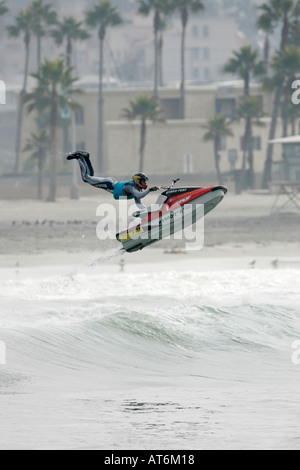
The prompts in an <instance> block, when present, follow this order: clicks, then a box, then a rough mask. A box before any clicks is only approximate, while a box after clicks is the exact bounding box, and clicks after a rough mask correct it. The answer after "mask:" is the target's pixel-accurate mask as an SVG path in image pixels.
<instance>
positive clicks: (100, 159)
mask: <svg viewBox="0 0 300 470" xmlns="http://www.w3.org/2000/svg"><path fill="white" fill-rule="evenodd" d="M103 46H104V39H100V47H99V96H98V170H99V172H100V173H102V172H103V170H104V168H103V134H104V132H103V126H104V123H103V105H104V100H103Z"/></svg>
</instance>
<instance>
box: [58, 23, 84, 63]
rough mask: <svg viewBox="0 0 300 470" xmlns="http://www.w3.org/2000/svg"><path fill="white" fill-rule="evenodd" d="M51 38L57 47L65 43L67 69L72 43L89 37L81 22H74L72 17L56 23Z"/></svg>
mask: <svg viewBox="0 0 300 470" xmlns="http://www.w3.org/2000/svg"><path fill="white" fill-rule="evenodd" d="M51 36H52V37H53V38H54V40H55V42H56V44H57V45H59V46H60V45H61V44H62V43H63V42H64V41H66V65H67V67H71V66H72V54H73V43H74V42H75V41H84V40H85V39H88V38H89V37H90V35H89V33H88V32H87V31H86V29H85V28H84V27H83V22H81V21H76V19H75V18H73V17H72V16H68V17H64V18H63V20H62V21H58V22H57V24H56V29H54V30H52V31H51Z"/></svg>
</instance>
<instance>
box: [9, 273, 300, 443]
mask: <svg viewBox="0 0 300 470" xmlns="http://www.w3.org/2000/svg"><path fill="white" fill-rule="evenodd" d="M3 273H4V271H2V280H1V290H0V305H1V309H0V312H1V313H0V340H1V341H2V342H5V345H6V365H0V422H1V427H0V448H1V449H20V448H21V449H111V450H117V449H118V450H124V449H157V450H167V449H177V450H179V449H181V450H184V449H300V429H299V421H300V406H299V405H300V364H297V363H295V361H294V363H293V361H292V357H293V353H295V350H294V349H293V348H292V345H293V344H294V342H295V341H297V340H300V311H299V310H300V309H299V307H300V270H296V269H277V270H275V269H273V270H271V269H265V270H258V269H255V270H254V269H252V270H251V269H247V270H246V269H245V270H232V271H231V270H228V269H227V270H223V271H207V272H204V271H203V272H201V271H186V270H185V271H173V270H170V269H166V270H165V271H160V272H151V273H147V272H145V273H141V272H140V271H139V273H124V274H122V273H104V272H103V267H101V266H98V267H96V268H94V269H85V270H83V271H82V272H78V273H77V274H76V275H74V276H68V275H66V276H64V275H60V274H57V275H55V274H53V273H51V275H45V274H39V272H38V269H35V270H34V269H32V271H30V270H28V273H27V274H26V275H25V276H24V275H23V276H22V277H21V278H18V276H17V275H12V274H10V275H6V276H4V274H3ZM66 274H67V273H66Z"/></svg>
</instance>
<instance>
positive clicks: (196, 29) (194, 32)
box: [192, 25, 199, 38]
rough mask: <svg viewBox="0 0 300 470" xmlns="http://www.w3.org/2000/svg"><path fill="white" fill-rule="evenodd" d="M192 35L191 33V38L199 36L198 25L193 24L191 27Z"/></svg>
mask: <svg viewBox="0 0 300 470" xmlns="http://www.w3.org/2000/svg"><path fill="white" fill-rule="evenodd" d="M192 35H193V38H197V37H198V36H199V29H198V26H196V25H195V26H193V29H192Z"/></svg>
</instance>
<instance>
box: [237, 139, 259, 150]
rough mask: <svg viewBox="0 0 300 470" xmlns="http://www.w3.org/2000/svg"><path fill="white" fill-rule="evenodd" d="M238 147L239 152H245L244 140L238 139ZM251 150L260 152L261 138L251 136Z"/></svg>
mask: <svg viewBox="0 0 300 470" xmlns="http://www.w3.org/2000/svg"><path fill="white" fill-rule="evenodd" d="M240 147H241V150H242V151H244V150H245V138H244V137H241V138H240ZM252 150H261V137H260V136H253V137H252Z"/></svg>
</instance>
